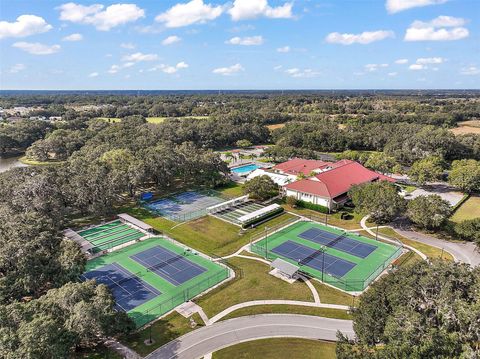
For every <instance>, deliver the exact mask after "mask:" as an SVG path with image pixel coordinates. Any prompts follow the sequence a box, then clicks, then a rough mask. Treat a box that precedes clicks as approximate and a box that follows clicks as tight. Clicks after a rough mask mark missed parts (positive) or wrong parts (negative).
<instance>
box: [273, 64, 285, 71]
mask: <svg viewBox="0 0 480 359" xmlns="http://www.w3.org/2000/svg"><path fill="white" fill-rule="evenodd" d="M282 68H283V66H282V65H277V66H275V67H274V68H273V69H274V70H275V71H279V70H281V69H282Z"/></svg>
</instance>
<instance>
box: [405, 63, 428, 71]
mask: <svg viewBox="0 0 480 359" xmlns="http://www.w3.org/2000/svg"><path fill="white" fill-rule="evenodd" d="M408 68H409V69H410V70H414V71H417V70H423V69H425V66H424V65H421V64H411V65H410V66H409V67H408Z"/></svg>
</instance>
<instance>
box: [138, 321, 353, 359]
mask: <svg viewBox="0 0 480 359" xmlns="http://www.w3.org/2000/svg"><path fill="white" fill-rule="evenodd" d="M337 330H340V331H341V332H342V333H344V334H345V335H347V336H348V337H350V338H353V337H354V332H353V325H352V321H350V320H340V319H330V318H322V317H316V316H309V315H297V314H261V315H250V316H245V317H240V318H235V319H229V320H225V321H222V322H217V323H215V324H212V325H210V326H206V327H202V328H200V329H197V330H194V331H193V332H190V333H188V334H185V335H183V336H181V337H180V338H177V339H175V340H173V341H171V342H169V343H167V344H165V345H164V346H162V347H160V348H158V349H157V350H155V351H154V352H153V353H151V354H150V355H148V356H146V357H145V358H146V359H147V358H148V359H174V358H175V359H195V358H201V357H203V356H204V355H205V354H208V353H212V352H215V351H217V350H219V349H222V348H225V347H228V346H231V345H234V344H237V343H241V342H246V341H250V340H255V339H262V338H274V337H297V338H305V339H317V340H320V339H321V340H330V341H335V340H337V337H336V333H337Z"/></svg>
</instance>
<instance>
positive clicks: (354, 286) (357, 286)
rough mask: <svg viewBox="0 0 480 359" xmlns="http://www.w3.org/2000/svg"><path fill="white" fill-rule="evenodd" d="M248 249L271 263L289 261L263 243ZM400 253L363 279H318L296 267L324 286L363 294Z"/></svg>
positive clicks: (301, 267)
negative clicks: (282, 260) (276, 260)
mask: <svg viewBox="0 0 480 359" xmlns="http://www.w3.org/2000/svg"><path fill="white" fill-rule="evenodd" d="M250 249H251V251H252V252H254V253H256V254H258V255H260V256H262V257H263V258H265V259H267V260H269V261H273V260H275V259H277V258H281V259H284V260H289V259H288V258H284V257H282V256H281V255H279V254H276V253H274V252H272V251H271V250H270V249H268V248H267V246H266V243H265V242H257V243H253V244H251V246H250ZM402 253H403V248H402V247H398V248H397V250H396V251H395V252H394V253H392V254H391V255H390V256H389V257H388V258H387V259H385V260H384V261H383V262H382V263H381V264H380V265H379V266H378V267H377V268H375V269H374V270H373V271H372V272H371V273H370V274H369V275H368V276H367V277H365V278H364V279H342V278H337V277H333V276H331V275H329V274H327V273H324V275H323V276H320V277H319V276H318V274H317V273H315V272H317V270H313V268H310V267H308V266H306V265H302V264H300V263H297V265H299V266H300V272H302V273H303V274H305V275H307V276H310V277H314V278H316V279H318V280H321V281H323V282H324V283H326V284H330V285H333V286H334V287H337V288H339V289H342V290H344V291H347V292H363V291H364V290H365V289H366V288H367V287H368V286H369V285H370V283H372V282H373V281H374V280H375V279H376V278H377V277H378V276H379V275H380V273H382V272H383V271H384V270H385V269H386V268H387V267H388V266H389V265H390V264H391V263H392V262H393V261H394V260H395V259H397V258H398V257H400V256H401V255H402ZM314 271H315V272H314ZM322 277H323V278H322Z"/></svg>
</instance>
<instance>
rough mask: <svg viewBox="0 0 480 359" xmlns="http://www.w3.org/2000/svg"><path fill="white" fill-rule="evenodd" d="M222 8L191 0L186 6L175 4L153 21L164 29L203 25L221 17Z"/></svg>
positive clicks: (201, 0)
mask: <svg viewBox="0 0 480 359" xmlns="http://www.w3.org/2000/svg"><path fill="white" fill-rule="evenodd" d="M222 13H223V6H214V5H211V4H205V3H204V2H203V0H191V1H190V2H188V3H186V4H176V5H174V6H173V7H171V8H170V9H168V10H167V11H165V12H164V13H162V14H160V15H157V17H156V18H155V21H157V22H162V23H165V26H166V27H182V26H188V25H192V24H196V23H198V24H204V23H206V22H207V21H211V20H214V19H216V18H217V17H219V16H220V15H222Z"/></svg>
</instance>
